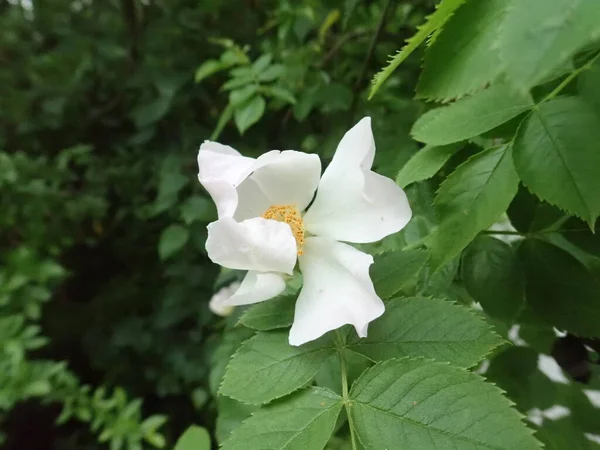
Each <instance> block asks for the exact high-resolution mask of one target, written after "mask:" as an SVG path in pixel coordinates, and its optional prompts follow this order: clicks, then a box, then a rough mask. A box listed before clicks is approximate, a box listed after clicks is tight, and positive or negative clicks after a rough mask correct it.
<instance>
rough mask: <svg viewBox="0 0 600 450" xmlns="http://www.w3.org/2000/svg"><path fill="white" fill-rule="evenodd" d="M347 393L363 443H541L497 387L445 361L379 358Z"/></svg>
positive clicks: (494, 448)
mask: <svg viewBox="0 0 600 450" xmlns="http://www.w3.org/2000/svg"><path fill="white" fill-rule="evenodd" d="M350 397H351V398H352V400H353V403H352V407H351V411H350V414H351V415H352V418H353V421H354V425H355V427H356V431H357V434H358V437H359V439H360V441H361V442H362V444H363V445H364V446H365V447H366V448H368V449H385V448H388V449H403V448H406V449H419V450H430V449H431V450H438V449H442V448H444V449H446V448H447V449H473V450H475V449H477V450H485V449H489V450H514V449H519V450H531V449H540V448H541V445H540V444H539V442H537V441H536V440H535V439H534V438H533V436H532V431H531V430H528V429H527V428H526V427H525V424H524V423H523V422H522V421H521V415H520V414H519V413H518V412H517V411H516V410H514V409H513V408H511V403H510V401H509V400H508V399H506V398H505V397H503V396H502V391H500V390H499V389H498V388H497V387H495V386H494V385H492V384H488V383H485V382H484V380H483V378H481V377H479V376H477V375H475V374H473V373H470V372H467V371H466V370H464V369H459V368H456V367H452V366H450V365H447V364H444V363H438V362H433V361H430V360H426V359H412V358H403V359H392V360H388V361H385V362H382V363H378V364H376V365H375V366H373V367H372V368H371V369H369V370H367V371H366V372H365V373H364V374H363V375H362V376H361V377H360V378H359V379H358V380H357V381H356V383H355V384H354V386H352V390H351V392H350Z"/></svg>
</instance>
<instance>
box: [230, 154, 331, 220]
mask: <svg viewBox="0 0 600 450" xmlns="http://www.w3.org/2000/svg"><path fill="white" fill-rule="evenodd" d="M320 177H321V161H320V159H319V156H318V155H314V154H308V153H302V152H296V151H294V150H286V151H283V152H279V151H277V150H273V151H271V152H268V153H265V154H264V155H262V156H260V157H259V158H258V159H257V160H256V164H255V166H254V172H253V173H252V175H251V176H249V177H248V178H247V179H246V180H245V181H244V182H243V183H242V184H240V186H239V187H238V193H239V206H238V210H237V211H236V214H235V218H236V219H238V220H243V219H246V218H249V217H257V216H260V215H261V214H262V213H264V212H265V211H266V210H267V209H268V208H269V206H273V205H296V207H297V208H298V210H300V211H303V210H304V209H305V208H306V207H307V206H308V204H309V203H310V202H311V200H312V199H313V197H314V195H315V191H316V190H317V186H318V184H319V178H320Z"/></svg>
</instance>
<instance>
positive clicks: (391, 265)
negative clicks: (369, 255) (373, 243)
mask: <svg viewBox="0 0 600 450" xmlns="http://www.w3.org/2000/svg"><path fill="white" fill-rule="evenodd" d="M427 258H428V255H427V252H425V251H423V250H407V251H391V252H386V253H382V254H379V255H376V256H375V262H374V264H373V265H372V266H371V270H370V274H371V280H372V281H373V284H374V286H375V291H376V292H377V294H378V295H379V296H380V297H381V298H383V299H386V298H391V297H393V296H395V295H397V294H398V293H399V292H402V291H406V290H409V291H410V288H411V287H412V288H414V286H415V285H416V283H417V281H418V275H419V272H421V269H423V267H424V266H425V263H426V262H427Z"/></svg>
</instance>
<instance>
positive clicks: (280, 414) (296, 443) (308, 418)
mask: <svg viewBox="0 0 600 450" xmlns="http://www.w3.org/2000/svg"><path fill="white" fill-rule="evenodd" d="M341 409H342V399H341V397H339V396H338V395H337V394H335V393H333V392H331V391H330V390H329V389H324V388H314V387H312V388H308V389H306V390H304V391H301V392H298V393H296V394H293V395H292V396H290V397H287V398H285V399H282V400H280V401H277V402H275V403H274V404H271V405H268V406H265V407H263V408H261V409H260V410H259V411H258V412H256V413H255V414H254V415H253V416H252V417H250V418H249V419H248V420H246V421H245V422H244V423H243V424H242V426H241V427H239V428H238V429H236V430H235V431H234V432H233V433H232V435H231V437H230V438H229V439H228V440H227V441H225V442H224V443H223V446H222V447H221V448H222V450H248V449H269V450H312V449H322V448H324V447H325V445H326V444H327V441H328V440H329V438H330V437H331V433H332V432H333V428H334V426H335V422H336V420H337V417H338V415H339V413H340V410H341Z"/></svg>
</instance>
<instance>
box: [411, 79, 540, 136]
mask: <svg viewBox="0 0 600 450" xmlns="http://www.w3.org/2000/svg"><path fill="white" fill-rule="evenodd" d="M532 107H533V100H532V99H531V96H530V95H529V94H516V93H515V92H513V91H512V90H511V89H509V88H507V86H506V85H504V84H495V85H493V86H492V87H490V88H488V89H485V90H483V91H479V92H477V93H475V94H473V95H472V96H470V97H467V98H464V99H461V100H458V101H457V102H455V103H453V104H452V105H450V106H445V107H441V108H436V109H433V110H431V111H428V112H427V113H425V114H424V115H422V116H421V117H420V118H419V120H417V122H416V123H415V125H414V126H413V129H412V131H411V134H412V135H413V137H414V138H415V139H416V140H417V141H421V142H425V143H426V144H430V145H445V144H451V143H453V142H458V141H462V140H465V139H468V138H471V137H474V136H479V135H480V134H482V133H485V132H486V131H489V130H492V129H494V128H496V127H497V126H499V125H502V124H503V123H505V122H507V121H509V120H510V119H512V118H513V117H516V116H518V115H519V114H521V113H523V112H524V111H527V110H528V109H530V108H532Z"/></svg>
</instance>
